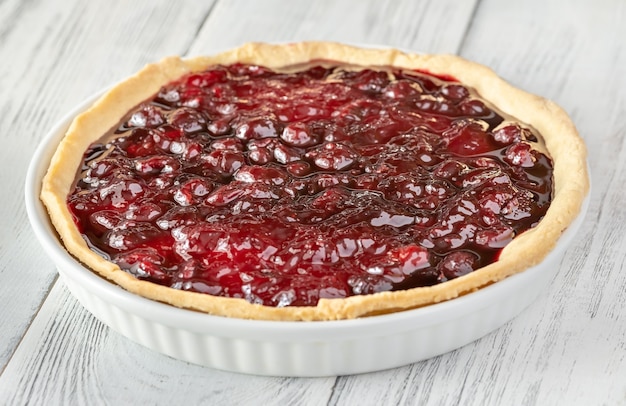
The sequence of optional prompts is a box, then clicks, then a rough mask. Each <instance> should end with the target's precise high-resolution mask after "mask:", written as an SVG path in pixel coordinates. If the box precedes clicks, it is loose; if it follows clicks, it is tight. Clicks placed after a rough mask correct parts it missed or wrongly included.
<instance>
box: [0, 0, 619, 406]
mask: <svg viewBox="0 0 626 406" xmlns="http://www.w3.org/2000/svg"><path fill="white" fill-rule="evenodd" d="M625 38H626V2H624V1H622V0H596V1H585V0H575V1H556V0H531V1H523V2H522V1H513V2H503V1H497V0H482V1H480V0H478V1H454V0H439V1H436V0H432V1H428V0H421V1H415V0H402V1H391V0H389V1H375V0H367V1H359V0H324V1H314V0H309V1H298V0H292V1H289V0H284V1H283V0H260V1H259V0H256V1H255V0H236V1H228V0H216V1H204V2H200V1H193V0H186V1H176V2H174V1H170V0H151V1H150V0H133V1H123V0H96V1H89V2H87V1H80V0H62V1H61V0H55V1H50V0H47V1H46V0H30V1H23V0H0V143H1V144H0V157H1V158H0V163H1V169H0V181H1V185H0V190H2V192H1V193H2V206H1V207H2V209H1V210H0V230H1V231H0V404H11V405H13V404H47V405H54V404H101V403H103V404H104V403H106V404H187V405H194V404H215V405H229V404H252V405H256V404H263V405H269V404H275V405H291V404H297V405H327V404H328V405H335V404H371V405H381V404H419V405H424V404H427V405H431V404H436V405H454V404H463V405H534V404H539V405H555V404H562V405H574V404H580V405H600V404H606V405H615V404H626V187H625V185H626V143H625V141H626V92H625V89H626V47H625V46H624V43H625V42H626V41H625V40H624V39H625ZM305 39H325V40H335V41H343V42H352V43H363V44H386V45H392V46H396V47H402V48H406V49H412V50H416V51H422V52H437V53H444V52H445V53H457V54H460V55H462V56H464V57H467V58H470V59H473V60H476V61H477V62H481V63H484V64H486V65H489V66H491V67H492V68H493V69H495V70H496V71H497V72H498V73H499V74H500V75H501V76H503V77H504V78H506V79H508V80H509V81H511V82H512V83H514V84H516V85H518V86H520V87H522V88H525V89H526V90H529V91H531V92H534V93H538V94H541V95H543V96H546V97H548V98H551V99H553V100H555V101H556V102H557V103H559V104H561V105H562V106H563V107H564V108H565V109H566V110H567V111H568V112H569V113H570V114H571V116H572V117H573V119H574V121H575V122H576V124H577V126H578V128H579V130H580V132H581V134H582V135H583V137H584V138H585V139H586V141H587V143H588V147H589V153H590V157H589V162H590V166H591V171H592V175H593V179H592V182H593V190H592V196H591V204H590V211H589V214H588V216H587V217H586V220H585V223H584V226H583V228H582V230H581V232H580V235H579V238H578V240H577V241H576V243H575V244H574V245H573V246H572V247H571V249H570V250H569V251H568V254H567V256H566V258H565V259H564V261H563V262H562V264H561V266H560V269H559V270H558V272H557V274H556V276H555V278H554V280H553V281H552V284H551V285H550V287H549V288H548V290H547V291H546V292H544V294H543V295H542V296H541V298H540V299H539V300H537V301H536V302H535V303H534V304H533V305H531V307H529V308H528V309H527V310H526V311H525V312H524V313H523V314H521V315H520V316H519V317H517V318H516V319H514V320H513V321H511V322H509V323H508V324H506V325H505V326H504V327H503V328H501V329H499V330H498V331H496V332H493V333H492V334H489V335H488V336H486V337H484V338H482V339H480V340H478V341H477V342H474V343H472V344H470V345H467V346H465V347H463V348H461V349H459V350H456V351H454V352H451V353H448V354H445V355H442V356H439V357H437V358H434V359H430V360H427V361H424V362H420V363H417V364H414V365H411V366H407V367H403V368H398V369H394V370H389V371H383V372H378V373H371V374H365V375H360V376H347V377H331V378H319V379H280V378H265V377H255V376H245V375H238V374H232V373H226V372H221V371H217V370H212V369H208V368H202V367H199V366H195V365H191V364H187V363H184V362H180V361H177V360H174V359H171V358H168V357H165V356H162V355H160V354H157V353H154V352H152V351H150V350H147V349H145V348H143V347H140V346H138V345H136V344H133V343H132V342H130V341H129V340H127V339H125V338H124V337H122V336H120V335H118V334H116V333H114V332H112V331H110V330H109V329H108V328H106V327H105V326H103V325H102V324H101V323H99V322H98V321H97V320H95V319H94V318H93V317H92V316H91V315H90V314H88V313H87V312H86V311H85V310H84V309H83V308H82V307H81V306H80V305H79V304H78V303H77V302H76V300H75V299H74V298H73V297H72V296H70V295H69V294H68V292H67V290H66V288H65V286H64V285H63V283H62V282H60V281H58V280H57V274H56V271H55V269H54V267H53V265H52V264H51V262H50V261H49V260H48V259H47V258H46V256H45V255H44V254H43V253H42V250H41V249H40V247H39V245H38V243H37V242H36V241H35V239H34V236H33V233H32V231H31V229H30V227H29V225H28V222H27V219H26V213H25V209H24V204H23V196H22V195H23V192H22V190H23V183H24V177H25V172H26V168H27V164H28V161H29V159H30V157H31V155H32V153H33V151H34V149H35V147H36V145H37V143H38V142H39V140H40V139H41V138H42V136H43V135H44V133H45V132H46V131H47V130H48V128H49V127H50V126H51V125H52V124H53V123H55V122H56V121H58V120H59V119H60V118H61V117H62V116H63V115H64V114H65V113H66V112H67V111H69V109H70V108H72V107H73V106H75V105H76V104H78V103H79V102H80V101H81V100H83V99H84V98H86V97H87V96H89V95H91V94H92V93H94V92H95V91H97V90H99V89H101V88H103V87H104V86H107V85H109V84H111V83H113V82H115V81H118V80H120V79H122V78H123V77H125V76H127V75H129V74H131V73H133V72H134V71H136V70H138V69H139V68H140V67H141V66H143V65H144V64H145V63H148V62H152V61H156V60H158V59H160V58H162V57H163V56H166V55H172V54H181V55H199V54H203V53H209V52H212V51H215V50H221V49H225V48H229V47H232V46H236V45H239V44H241V43H243V42H246V41H251V40H254V41H274V42H275V41H296V40H305Z"/></svg>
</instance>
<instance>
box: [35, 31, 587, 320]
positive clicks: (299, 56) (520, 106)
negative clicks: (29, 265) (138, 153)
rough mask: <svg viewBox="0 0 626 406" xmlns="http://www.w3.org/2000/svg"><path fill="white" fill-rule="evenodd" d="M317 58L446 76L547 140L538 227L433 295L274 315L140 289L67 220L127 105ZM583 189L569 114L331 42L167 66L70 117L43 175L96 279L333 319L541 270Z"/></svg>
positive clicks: (180, 302)
mask: <svg viewBox="0 0 626 406" xmlns="http://www.w3.org/2000/svg"><path fill="white" fill-rule="evenodd" d="M319 59H325V60H332V61H337V62H344V63H348V64H354V65H363V66H368V65H376V66H383V65H388V66H396V67H402V68H409V69H422V70H426V71H429V72H432V73H434V74H447V75H451V76H453V77H455V78H457V79H459V80H460V81H461V82H462V83H464V84H467V85H469V86H471V87H473V88H475V89H476V90H477V91H478V93H479V94H480V95H481V96H482V97H483V98H485V99H486V100H488V101H490V102H491V103H492V104H494V105H496V106H497V107H498V108H499V109H500V110H502V111H503V112H505V113H507V114H510V115H512V116H514V117H516V118H517V119H519V120H520V121H522V122H525V123H528V124H530V125H532V126H533V127H534V128H536V129H537V130H538V131H539V132H540V133H541V134H542V135H543V137H544V140H545V143H546V147H547V149H548V151H549V153H550V155H551V157H552V159H553V162H554V185H555V186H554V187H555V190H554V199H553V202H552V204H551V207H550V209H549V210H548V212H547V214H546V216H545V217H544V219H543V220H542V221H541V222H540V223H539V225H537V227H535V228H533V229H531V230H530V231H527V232H525V233H523V234H522V235H520V236H518V237H517V238H515V239H514V240H513V242H511V243H510V244H509V245H508V246H507V247H506V248H505V249H504V250H503V251H502V254H501V256H500V259H499V260H498V261H497V262H495V263H493V264H491V265H489V266H486V267H484V268H481V269H479V270H476V271H474V272H472V273H470V274H468V275H465V276H463V277H460V278H457V279H454V280H451V281H448V282H445V283H442V284H439V285H435V286H431V287H422V288H414V289H410V290H405V291H395V292H383V293H378V294H372V295H363V296H353V297H349V298H346V299H322V300H320V302H319V304H318V305H317V306H315V307H284V308H274V307H268V306H261V305H254V304H250V303H248V302H246V301H245V300H244V299H234V298H224V297H216V296H210V295H205V294H200V293H193V292H186V291H180V290H175V289H172V288H169V287H165V286H160V285H156V284H153V283H150V282H145V281H140V280H138V279H135V278H134V277H133V276H131V275H129V274H128V273H126V272H124V271H122V270H121V269H120V268H119V267H118V266H117V265H115V264H113V263H111V262H108V261H106V260H104V259H103V258H102V257H100V256H99V255H97V254H96V253H94V252H93V251H91V250H90V249H89V248H88V247H87V244H86V243H85V241H84V240H83V238H82V237H81V235H80V233H79V231H78V230H77V229H76V227H75V226H74V224H73V222H72V220H71V219H72V217H71V215H70V213H69V210H68V208H67V205H66V202H65V199H66V196H67V195H68V193H69V192H70V188H71V186H72V184H73V181H74V177H75V174H76V168H78V167H79V165H80V161H81V159H82V154H83V152H84V151H85V150H86V149H87V147H88V146H89V144H90V143H91V142H93V141H95V140H96V139H98V138H99V137H101V136H102V135H103V134H104V133H105V132H107V131H108V130H109V129H110V128H112V127H113V126H114V125H116V124H117V123H118V122H119V120H120V119H121V117H122V116H124V115H125V114H126V113H127V112H128V111H129V110H130V109H131V108H132V107H134V106H136V105H137V104H139V103H141V102H142V101H144V100H146V99H148V98H149V97H150V96H152V95H154V94H155V93H156V92H157V91H158V90H159V89H160V87H161V86H162V85H164V84H166V83H168V82H171V81H172V80H174V79H177V78H178V77H180V76H182V75H184V74H185V73H188V72H191V71H199V70H203V69H205V68H207V67H208V66H211V65H214V64H218V63H221V64H229V63H234V62H244V63H253V64H259V65H265V66H267V67H270V68H280V67H284V66H289V65H295V64H301V63H306V62H309V61H311V60H319ZM588 188H589V184H588V175H587V167H586V149H585V146H584V143H583V141H582V140H581V138H580V137H579V136H578V134H577V131H576V129H575V127H574V124H573V123H572V122H571V120H570V119H569V117H568V116H567V114H566V113H565V112H564V111H563V110H562V109H561V108H559V107H558V106H557V105H555V104H554V103H552V102H550V101H548V100H546V99H543V98H540V97H538V96H534V95H531V94H529V93H526V92H524V91H522V90H519V89H517V88H514V87H513V86H511V85H509V84H508V83H506V82H505V81H504V80H502V79H501V78H499V77H498V76H497V75H496V74H495V73H494V72H493V71H491V70H489V69H488V68H486V67H484V66H481V65H478V64H475V63H472V62H469V61H467V60H464V59H462V58H460V57H457V56H452V55H419V54H406V53H403V52H400V51H398V50H393V49H360V48H355V47H350V46H346V45H341V44H336V43H327V42H307V43H295V44H288V45H269V44H255V43H252V44H246V45H244V46H242V47H240V48H237V49H234V50H231V51H228V52H225V53H222V54H219V55H215V56H210V57H199V58H194V59H188V60H181V59H179V58H175V57H172V58H166V59H164V60H162V61H161V62H159V63H157V64H153V65H148V66H146V67H145V68H144V69H142V70H141V71H140V72H138V73H137V74H136V75H134V76H132V77H130V78H129V79H127V80H125V81H123V82H121V83H120V84H118V85H116V86H115V87H114V88H112V89H111V90H110V91H108V92H107V93H106V94H105V95H104V96H102V97H101V98H100V99H99V100H98V101H97V102H96V103H95V104H94V105H93V106H92V107H91V108H90V109H89V110H87V111H86V112H84V113H82V114H80V115H79V116H78V117H76V119H75V120H74V122H73V123H72V125H71V126H70V128H69V130H68V131H67V134H66V136H65V138H64V139H63V140H62V141H61V143H60V145H59V147H58V149H57V151H56V153H55V155H54V157H53V159H52V162H51V164H50V168H49V170H48V173H47V174H46V176H45V177H44V180H43V186H42V192H41V199H42V201H43V202H44V204H45V205H46V207H47V208H48V212H49V215H50V219H51V221H52V223H53V224H54V226H55V227H56V229H57V231H58V233H59V235H60V236H61V238H62V240H63V243H64V244H65V246H66V248H67V250H68V251H69V252H70V253H72V254H73V255H74V256H76V257H77V258H78V259H79V260H80V261H81V262H83V263H84V264H86V265H87V266H88V267H90V268H91V269H93V270H94V271H96V272H97V273H98V274H100V275H101V276H103V277H105V278H107V279H109V280H111V281H113V282H115V283H116V284H118V285H120V286H122V287H123V288H125V289H127V290H128V291H130V292H133V293H136V294H138V295H141V296H144V297H147V298H150V299H153V300H158V301H161V302H165V303H169V304H172V305H175V306H178V307H182V308H188V309H194V310H198V311H202V312H206V313H209V314H215V315H222V316H229V317H238V318H250V319H264V320H335V319H348V318H355V317H363V316H367V315H372V314H380V313H388V312H394V311H401V310H406V309H411V308H415V307H420V306H425V305H429V304H432V303H437V302H441V301H444V300H449V299H453V298H455V297H458V296H460V295H463V294H465V293H468V292H471V291H474V290H477V289H479V288H481V287H484V286H486V285H488V284H491V283H493V282H497V281H499V280H501V279H504V278H506V277H507V276H510V275H512V274H515V273H518V272H521V271H523V270H525V269H527V268H528V267H530V266H533V265H535V264H537V263H539V262H541V260H542V259H543V258H544V257H545V256H546V255H547V254H548V253H549V252H550V251H551V250H552V248H553V247H554V245H555V244H556V241H557V240H558V238H559V237H560V235H561V234H562V232H563V230H565V229H566V228H567V227H568V226H569V225H570V223H571V222H572V221H573V220H574V219H575V217H576V216H577V215H578V213H579V212H580V210H581V205H582V202H583V200H584V198H585V196H586V194H587V192H588Z"/></svg>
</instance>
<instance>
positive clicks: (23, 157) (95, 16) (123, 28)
mask: <svg viewBox="0 0 626 406" xmlns="http://www.w3.org/2000/svg"><path fill="white" fill-rule="evenodd" d="M188 3H190V4H191V2H188ZM179 4H180V3H177V4H174V3H172V2H169V1H166V0H161V1H158V2H151V1H134V2H130V3H129V2H123V1H94V2H89V3H85V2H81V1H75V0H67V1H63V2H48V1H39V0H36V1H30V2H22V1H19V0H7V1H4V2H2V3H1V4H0V60H2V61H3V63H2V64H0V94H2V95H3V97H2V98H0V113H1V114H0V142H1V143H2V145H4V146H7V145H8V146H14V147H12V148H1V149H0V162H2V164H3V170H2V171H0V174H1V175H0V176H1V177H2V179H1V180H2V185H3V187H4V190H5V192H4V193H5V194H4V195H3V196H4V200H3V207H2V210H1V211H0V227H1V229H2V232H1V233H0V264H1V265H0V297H1V298H2V303H3V311H2V312H0V325H2V326H3V333H2V334H0V370H2V369H3V368H4V365H5V364H6V362H7V361H8V360H9V358H10V356H11V354H12V352H13V350H14V349H15V346H16V345H17V344H18V343H19V341H20V339H21V337H22V335H23V334H24V331H25V330H26V329H27V327H28V324H29V323H30V320H31V319H32V317H33V315H34V314H35V313H36V312H37V309H38V308H39V306H40V304H41V301H42V300H43V299H44V298H45V296H46V294H47V292H48V290H49V288H50V284H51V283H52V282H53V280H54V278H55V276H56V272H55V270H54V267H53V266H52V264H51V263H50V261H49V260H48V259H47V258H46V257H45V255H43V253H42V252H41V248H40V246H39V244H38V243H37V242H36V240H35V238H34V236H33V234H32V231H31V229H30V227H29V226H28V222H27V220H26V213H25V210H24V204H23V196H22V192H21V190H23V188H22V185H23V183H24V176H25V172H26V168H27V165H28V162H29V160H30V157H31V155H32V153H33V152H34V149H35V146H36V144H37V142H38V141H39V140H40V139H41V138H42V137H43V135H44V134H45V133H46V131H47V130H48V128H49V127H50V126H51V125H52V124H53V123H54V122H55V121H56V120H59V119H60V118H61V117H62V116H63V115H64V114H65V113H66V112H67V111H69V110H70V108H72V107H73V106H75V105H76V104H77V103H79V102H80V101H81V100H83V99H84V98H85V97H87V96H88V95H90V94H92V93H94V92H95V91H97V90H100V89H102V88H103V87H104V86H107V85H109V84H111V83H112V82H114V81H117V80H120V79H121V78H123V77H124V76H126V75H128V74H130V73H132V72H134V71H136V70H137V69H139V68H140V67H141V66H143V65H144V64H145V63H147V62H149V61H152V60H157V59H160V58H161V57H163V56H165V55H168V54H173V53H184V52H185V51H186V50H187V48H188V47H189V44H190V43H191V40H192V39H193V38H194V36H195V34H196V31H197V29H198V27H199V26H200V24H201V23H202V21H203V20H204V18H205V14H206V13H207V12H208V10H210V7H211V2H206V3H205V4H203V5H196V6H194V7H193V8H192V7H179ZM194 4H195V3H194ZM170 26H174V27H176V33H177V35H176V36H171V35H169V30H166V29H162V27H170ZM9 168H10V170H7V169H9Z"/></svg>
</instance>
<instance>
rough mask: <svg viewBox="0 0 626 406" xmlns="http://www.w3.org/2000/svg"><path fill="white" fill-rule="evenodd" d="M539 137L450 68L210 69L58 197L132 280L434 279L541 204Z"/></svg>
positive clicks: (488, 253)
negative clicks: (443, 71) (438, 72)
mask: <svg viewBox="0 0 626 406" xmlns="http://www.w3.org/2000/svg"><path fill="white" fill-rule="evenodd" d="M542 150H543V149H542V144H541V140H540V139H539V136H538V134H536V133H535V132H534V130H532V129H531V128H529V127H528V126H524V125H523V124H520V123H518V122H515V121H512V120H511V119H510V118H508V117H506V115H505V114H504V113H500V112H498V111H496V110H495V109H494V108H491V107H489V106H488V103H487V102H486V101H484V100H481V99H480V97H479V96H478V95H477V94H476V92H475V91H473V90H472V89H470V88H469V87H466V86H463V85H461V84H459V83H458V82H457V81H456V80H454V78H450V77H436V76H433V75H430V74H428V73H424V72H417V71H407V70H401V69H396V68H386V67H381V68H369V69H356V68H355V67H350V66H336V65H335V66H328V65H327V64H324V63H320V64H319V66H318V65H310V66H307V67H302V68H301V69H298V70H297V71H296V72H293V70H291V71H289V72H287V71H285V72H281V71H272V70H270V69H267V68H264V67H261V66H253V65H244V64H234V65H229V66H214V67H211V68H210V69H208V70H206V71H203V72H200V73H192V74H189V75H187V76H184V77H182V78H181V79H179V80H177V81H175V82H172V83H170V84H168V85H166V86H164V87H163V88H162V89H161V90H160V91H159V93H158V94H157V95H156V96H154V97H153V98H152V99H151V100H148V101H146V102H144V103H142V104H141V105H139V106H138V107H136V108H135V109H134V110H133V111H131V112H129V113H128V114H127V116H126V117H125V118H124V119H123V120H122V121H121V122H120V124H119V126H117V127H116V128H114V129H113V130H111V131H110V133H109V134H105V135H104V136H103V137H102V138H101V139H100V140H99V141H98V142H97V143H94V144H92V145H91V146H90V148H89V149H88V151H86V153H85V156H84V162H83V167H82V169H81V170H80V173H79V174H78V177H77V180H76V183H75V187H74V189H73V191H72V193H71V194H70V195H69V196H68V199H67V204H68V207H69V209H70V211H71V213H72V215H73V217H74V221H75V223H76V225H77V227H78V228H79V230H80V232H81V234H82V235H83V237H84V239H85V240H86V241H87V243H88V244H89V246H90V247H91V249H93V250H94V251H95V252H97V253H98V254H100V255H102V256H103V257H104V258H106V259H107V260H109V261H112V262H114V263H116V264H117V265H119V267H120V268H121V269H123V270H125V271H126V272H128V273H130V274H132V275H134V276H135V277H136V278H138V279H141V280H147V281H150V282H153V283H157V284H161V285H165V286H169V287H172V288H174V289H181V290H187V291H193V292H201V293H206V294H210V295H216V296H224V297H234V298H244V299H245V300H247V301H248V302H250V303H257V304H262V305H266V306H275V307H283V306H315V305H316V304H317V302H318V300H319V299H321V298H344V297H348V296H352V295H363V294H371V293H375V292H381V291H393V290H401V289H410V288H415V287H422V286H431V285H434V284H438V283H443V282H446V281H448V280H451V279H454V278H458V277H460V276H463V275H465V274H467V273H469V272H472V271H474V270H476V269H478V268H481V267H484V266H486V265H488V264H490V263H492V262H494V261H497V259H498V255H499V253H500V252H501V250H502V248H503V247H505V246H506V245H507V244H508V243H509V242H510V241H511V240H512V239H513V238H514V237H515V236H516V235H518V234H520V233H522V232H524V231H525V230H528V229H529V228H531V227H533V226H534V225H535V224H537V222H538V221H540V220H541V218H542V217H543V216H544V214H545V212H546V210H547V209H548V207H549V205H550V201H551V194H552V163H551V160H550V158H549V157H548V156H547V155H546V154H545V153H543V152H542Z"/></svg>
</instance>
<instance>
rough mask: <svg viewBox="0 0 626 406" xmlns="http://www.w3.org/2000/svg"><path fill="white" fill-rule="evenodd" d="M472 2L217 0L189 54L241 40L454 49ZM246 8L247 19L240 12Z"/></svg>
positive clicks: (233, 44) (449, 50) (469, 13)
mask: <svg viewBox="0 0 626 406" xmlns="http://www.w3.org/2000/svg"><path fill="white" fill-rule="evenodd" d="M475 3H476V1H454V0H446V1H432V0H421V1H407V0H402V1H394V0H385V1H377V0H367V1H354V0H351V1H347V0H340V1H336V0H321V1H306V2H303V1H284V0H262V1H255V0H235V1H220V2H218V3H217V4H216V6H215V10H214V11H213V12H212V13H211V15H210V16H209V19H208V20H207V22H206V24H205V25H204V26H203V29H202V30H201V31H200V32H199V33H198V39H197V41H195V42H194V44H193V46H192V47H191V49H190V52H189V54H190V55H201V54H205V53H210V52H215V51H216V50H224V49H228V48H232V47H236V46H238V45H241V44H243V43H245V42H253V41H254V42H295V41H305V40H326V41H339V42H347V43H355V44H373V45H388V46H394V47H400V48H405V49H410V50H416V51H419V52H439V53H444V52H447V53H455V52H456V51H457V49H458V47H459V45H460V44H461V40H462V38H463V35H464V33H465V30H466V29H467V27H468V24H469V20H470V17H471V14H472V12H473V9H474V6H475ZM244 11H245V16H246V17H245V18H242V13H243V12H244Z"/></svg>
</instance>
